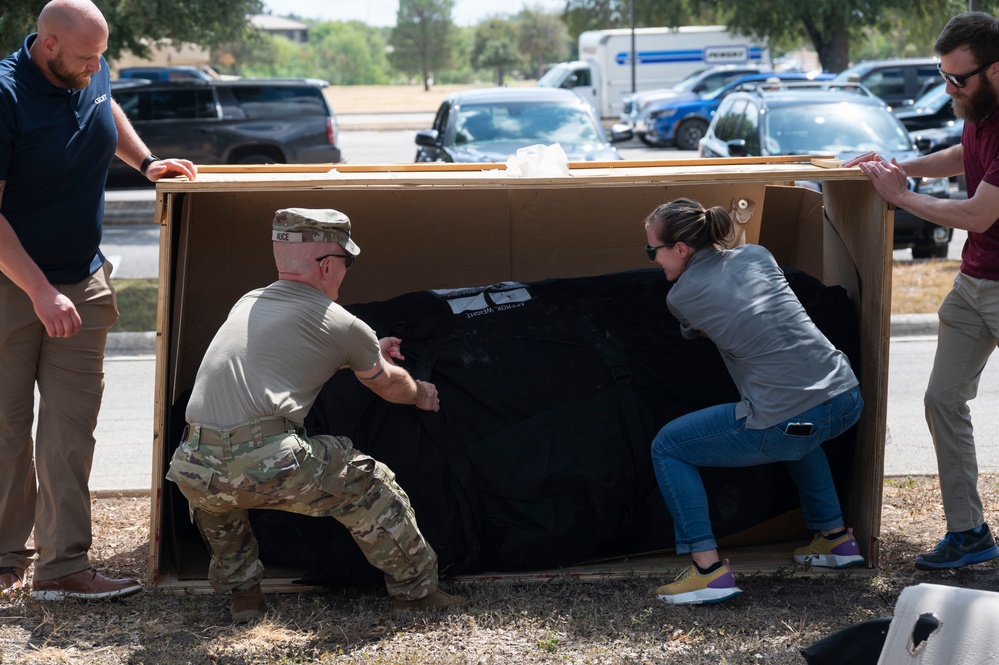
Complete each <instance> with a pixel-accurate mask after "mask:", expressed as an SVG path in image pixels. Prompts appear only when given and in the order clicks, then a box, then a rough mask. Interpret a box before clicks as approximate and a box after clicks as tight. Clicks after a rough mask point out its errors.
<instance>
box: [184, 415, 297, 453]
mask: <svg viewBox="0 0 999 665" xmlns="http://www.w3.org/2000/svg"><path fill="white" fill-rule="evenodd" d="M192 427H195V428H197V429H198V437H199V439H200V441H201V443H204V444H207V445H223V444H226V443H228V444H229V445H232V446H235V445H239V444H241V443H247V442H249V441H253V440H254V438H256V437H255V436H254V431H253V428H254V427H258V428H259V430H258V432H259V434H258V435H257V436H260V437H265V436H273V435H275V434H281V433H283V432H294V431H296V430H298V429H299V427H298V425H296V424H295V423H294V422H292V421H290V420H288V419H287V418H260V419H259V420H253V421H250V422H248V423H246V424H245V425H239V426H238V427H233V428H232V429H229V430H220V429H216V428H214V427H209V426H208V425H194V426H191V425H188V428H189V429H190V428H192ZM184 439H185V440H187V439H188V435H187V433H186V432H185V436H184Z"/></svg>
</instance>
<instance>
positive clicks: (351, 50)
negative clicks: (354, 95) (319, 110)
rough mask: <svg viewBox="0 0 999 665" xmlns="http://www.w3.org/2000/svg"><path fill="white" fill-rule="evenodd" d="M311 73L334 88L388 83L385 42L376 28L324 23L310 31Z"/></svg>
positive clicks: (356, 23) (308, 50)
mask: <svg viewBox="0 0 999 665" xmlns="http://www.w3.org/2000/svg"><path fill="white" fill-rule="evenodd" d="M307 52H308V54H309V57H310V62H311V64H312V67H311V68H310V69H311V71H313V72H317V73H318V75H319V76H320V77H321V78H324V79H327V80H329V81H330V82H331V83H332V84H333V85H378V84H384V83H387V82H388V76H387V75H386V72H387V71H388V59H387V58H386V56H385V39H384V38H383V37H382V34H381V32H379V30H378V29H377V28H372V27H370V26H367V25H365V24H363V23H360V22H359V21H351V22H349V23H340V22H332V21H331V22H326V23H319V24H317V25H314V26H312V28H311V30H309V43H308V48H307Z"/></svg>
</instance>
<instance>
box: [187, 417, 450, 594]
mask: <svg viewBox="0 0 999 665" xmlns="http://www.w3.org/2000/svg"><path fill="white" fill-rule="evenodd" d="M254 427H255V429H254V438H253V440H251V441H246V442H243V443H230V442H229V440H228V438H227V437H225V436H223V437H222V439H221V440H219V436H218V432H217V430H213V436H212V437H211V438H212V439H213V441H214V442H213V443H207V442H205V441H204V440H202V439H203V438H205V437H204V435H202V434H201V432H202V431H203V430H204V429H206V428H203V427H201V426H196V425H195V426H189V427H188V434H187V436H185V440H184V442H183V443H181V445H180V447H179V448H177V450H176V452H175V453H174V456H173V460H172V461H171V463H170V470H169V472H168V473H167V478H168V479H169V480H172V481H173V482H175V483H177V485H178V487H179V488H180V491H181V492H182V493H183V494H184V496H185V497H187V500H188V501H189V502H190V504H191V516H192V518H193V519H194V521H195V522H196V523H197V525H198V527H199V528H200V529H201V534H202V536H203V537H204V539H205V542H206V543H207V544H208V546H209V548H210V549H211V552H212V563H211V567H210V569H209V572H208V581H209V582H210V583H211V585H212V587H213V588H214V589H215V590H216V591H219V592H223V591H229V590H231V589H247V588H250V587H252V586H253V585H255V584H258V583H259V582H260V580H261V578H262V577H263V572H264V568H263V564H261V563H260V559H259V558H258V557H259V548H258V545H257V540H256V538H255V537H254V535H253V531H252V529H251V528H250V522H249V519H248V516H247V509H249V508H257V509H271V510H287V511H290V512H295V513H301V514H303V515H312V516H317V517H332V518H334V519H336V520H337V521H338V522H340V523H341V524H343V525H344V526H346V527H347V528H348V529H349V530H350V533H351V535H352V536H353V538H354V542H356V543H357V545H358V547H360V548H361V551H362V552H363V553H364V556H365V557H366V558H367V559H368V561H369V562H370V563H371V565H373V566H375V567H376V568H378V569H379V570H381V571H382V572H383V573H385V584H386V586H387V587H388V592H389V594H390V595H392V596H395V597H399V598H404V599H409V600H416V599H419V598H423V597H424V596H426V595H427V594H428V593H430V592H431V590H432V589H433V588H435V587H436V585H437V555H436V554H435V553H434V551H433V549H432V548H431V547H430V544H429V543H428V542H427V541H426V540H425V539H424V538H423V534H421V533H420V530H419V528H418V527H417V525H416V515H415V514H414V512H413V508H412V506H411V505H410V503H409V497H408V496H406V493H405V492H404V491H403V489H402V488H401V487H399V485H398V484H397V483H396V482H395V474H394V473H392V471H391V470H390V469H389V468H388V467H387V466H385V465H384V464H382V463H381V462H378V461H377V460H374V459H372V458H371V457H368V456H367V455H365V454H363V453H361V452H359V451H357V450H355V449H354V447H353V445H352V443H351V441H350V439H348V438H346V437H336V436H328V435H319V436H314V437H311V438H310V437H306V436H304V434H303V432H302V431H301V430H299V431H298V432H284V433H281V434H275V435H272V436H261V433H260V427H257V426H256V425H254ZM223 434H225V433H223Z"/></svg>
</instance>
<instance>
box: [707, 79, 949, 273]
mask: <svg viewBox="0 0 999 665" xmlns="http://www.w3.org/2000/svg"><path fill="white" fill-rule="evenodd" d="M868 151H876V152H878V154H880V155H882V156H884V158H885V159H889V158H893V157H894V158H896V159H898V161H900V162H902V161H906V160H908V159H914V158H915V157H918V156H919V152H918V151H917V150H916V149H915V147H914V146H913V145H912V139H911V138H910V136H909V132H908V131H906V129H905V126H904V125H903V124H902V123H901V122H900V121H899V119H898V118H896V117H895V116H894V115H892V113H891V111H889V110H888V107H887V106H885V104H884V102H883V101H882V100H881V99H880V98H878V97H875V96H873V95H871V93H870V92H868V91H867V89H866V88H864V87H863V86H862V85H860V84H858V83H835V82H827V83H820V84H816V83H810V84H796V83H795V82H793V81H781V82H779V83H777V84H776V85H775V86H769V85H767V86H766V89H765V88H764V87H758V88H756V89H747V90H744V91H742V92H736V93H734V94H731V95H729V96H728V97H726V98H725V100H724V101H723V102H722V103H721V106H720V107H718V111H717V112H716V113H715V116H714V118H712V120H711V125H710V126H709V127H708V131H707V133H706V134H705V135H704V138H703V139H701V142H700V156H701V157H746V156H752V157H757V156H764V157H766V156H769V155H833V156H835V157H838V158H839V159H842V160H844V161H845V160H848V159H850V158H851V157H855V156H857V155H859V154H861V153H864V152H868ZM800 184H802V185H804V186H807V187H811V188H814V189H818V188H819V187H820V183H818V182H803V183H800ZM909 189H911V190H913V191H916V192H919V193H920V194H927V195H929V196H934V197H937V198H949V197H950V189H949V186H948V183H947V178H909ZM951 236H952V231H951V229H949V228H946V227H943V226H938V225H937V224H934V223H933V222H930V221H928V220H925V219H923V218H921V217H918V216H916V215H914V214H912V213H911V212H909V211H908V210H903V209H902V208H896V210H895V235H894V243H893V247H894V249H906V248H911V249H912V256H913V258H917V259H922V258H945V257H946V256H947V249H948V244H949V243H950V239H951Z"/></svg>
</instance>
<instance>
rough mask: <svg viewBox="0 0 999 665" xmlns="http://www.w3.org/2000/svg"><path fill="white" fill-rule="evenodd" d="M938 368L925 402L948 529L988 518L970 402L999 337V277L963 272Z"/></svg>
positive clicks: (944, 327)
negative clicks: (980, 486)
mask: <svg viewBox="0 0 999 665" xmlns="http://www.w3.org/2000/svg"><path fill="white" fill-rule="evenodd" d="M939 316H940V331H939V335H938V337H937V353H936V358H935V359H934V361H933V372H932V374H931V375H930V382H929V385H928V386H927V388H926V395H925V397H924V398H923V403H924V405H925V407H926V423H927V424H928V425H929V427H930V435H931V436H932V437H933V446H934V448H936V452H937V470H938V471H939V473H940V492H941V494H942V495H943V504H944V514H945V515H946V517H947V530H948V531H967V530H968V529H973V528H975V527H977V526H978V525H980V524H981V523H982V522H984V521H985V516H984V511H983V510H982V499H981V497H980V496H979V494H978V458H977V455H976V453H975V436H974V431H973V427H972V424H971V410H970V409H969V408H968V402H969V401H971V400H972V399H974V398H975V396H976V395H977V394H978V381H979V379H980V377H981V375H982V370H984V369H985V363H986V362H988V359H989V356H991V355H992V352H993V351H994V350H995V348H996V343H997V340H999V282H994V281H991V280H987V279H976V278H974V277H969V276H968V275H965V274H964V273H958V275H957V278H956V279H955V280H954V288H953V289H952V290H951V291H950V293H948V294H947V297H946V298H944V301H943V303H942V304H941V305H940V311H939Z"/></svg>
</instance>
